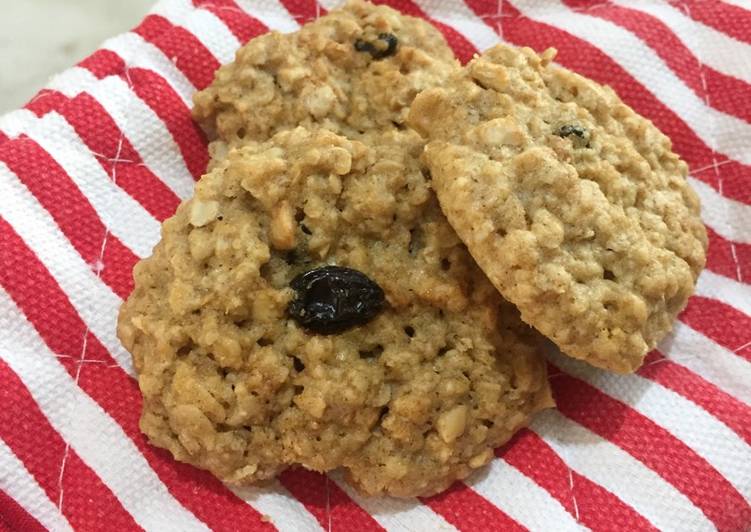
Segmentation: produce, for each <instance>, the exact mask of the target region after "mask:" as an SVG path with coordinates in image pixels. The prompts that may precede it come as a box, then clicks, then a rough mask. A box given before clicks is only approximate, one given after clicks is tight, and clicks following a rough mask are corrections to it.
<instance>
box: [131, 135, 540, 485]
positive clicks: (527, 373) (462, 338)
mask: <svg viewBox="0 0 751 532" xmlns="http://www.w3.org/2000/svg"><path fill="white" fill-rule="evenodd" d="M422 148H423V142H422V140H421V139H420V138H419V136H418V135H417V134H416V133H415V132H412V131H399V130H396V129H394V128H392V129H391V130H390V131H385V132H377V133H372V134H366V135H363V137H362V142H360V141H352V140H348V139H346V138H344V137H341V136H338V135H336V134H334V133H333V132H330V131H327V130H322V129H319V130H315V131H312V132H309V131H307V130H305V129H303V128H297V129H293V130H288V131H284V132H280V133H278V134H277V135H275V136H274V137H273V138H272V139H271V140H269V141H267V142H263V143H258V142H248V143H247V144H246V145H244V146H242V147H238V148H235V149H232V150H231V151H229V153H228V155H227V158H226V160H224V161H222V162H219V163H217V164H216V166H215V167H214V169H213V170H212V171H211V172H209V173H208V174H207V175H205V176H204V177H203V178H202V179H201V180H200V181H199V183H198V184H197V185H196V192H195V196H194V197H193V198H192V199H191V200H189V201H187V202H185V203H184V204H182V205H181V206H180V208H179V209H178V211H177V213H176V214H175V216H173V217H172V218H170V219H169V220H167V221H166V222H165V223H164V227H163V230H162V240H161V242H160V243H159V244H158V245H157V246H156V248H155V250H154V254H153V256H152V257H150V258H148V259H146V260H144V261H142V262H140V263H139V264H138V265H137V266H136V268H135V285H136V286H135V290H134V292H133V294H132V295H131V296H130V298H129V299H128V300H127V302H126V303H125V304H124V305H123V307H122V310H121V312H120V317H119V324H118V334H119V337H120V339H121V340H122V342H123V344H124V345H125V347H126V348H127V349H128V350H129V351H130V352H131V353H132V354H133V359H134V364H135V367H136V369H137V371H138V375H139V385H140V388H141V391H142V393H143V396H144V410H143V415H142V418H141V428H142V430H143V431H144V432H145V433H146V434H147V435H148V437H149V439H150V440H151V442H152V443H154V444H155V445H158V446H160V447H163V448H166V449H169V450H170V451H171V452H172V454H173V455H174V456H175V457H176V458H177V459H178V460H181V461H185V462H189V463H191V464H194V465H196V466H198V467H201V468H204V469H208V470H209V471H211V472H212V473H214V474H215V475H217V476H218V477H219V478H221V479H222V480H224V481H226V482H229V483H233V484H249V483H253V482H258V481H261V480H263V479H267V478H270V477H273V476H274V475H276V474H277V473H279V472H280V471H282V470H284V469H285V468H287V467H289V466H291V465H294V464H301V465H303V466H304V467H306V468H309V469H314V470H317V471H328V470H331V469H336V468H343V469H344V470H345V473H346V477H347V479H348V480H349V482H351V483H352V484H353V485H354V486H356V487H357V488H358V489H359V490H360V491H362V492H363V493H367V494H391V495H395V496H405V497H406V496H415V495H427V494H431V493H436V492H438V491H441V490H443V489H445V488H447V487H448V486H449V485H450V484H451V483H452V482H453V481H454V480H456V479H460V478H464V477H466V476H467V475H469V474H470V473H471V472H472V471H473V470H475V469H477V468H479V467H481V466H483V465H484V464H486V463H487V462H488V461H489V460H490V459H491V458H492V455H493V453H492V450H493V449H494V448H495V447H498V446H499V445H501V444H503V443H504V442H506V441H507V440H508V439H509V438H510V437H511V435H512V434H513V433H514V432H515V431H516V430H518V429H519V428H520V427H522V426H524V425H525V424H526V423H527V422H528V421H529V419H530V417H531V416H532V415H533V414H534V413H535V412H537V411H538V410H540V409H542V408H546V407H548V406H552V400H551V397H550V390H549V387H548V383H547V379H546V377H545V366H544V362H543V360H542V358H541V356H540V355H539V352H538V351H537V348H536V338H537V337H536V333H534V331H533V330H532V329H531V328H530V327H528V326H526V325H525V324H523V323H522V322H521V320H520V319H519V315H518V312H517V311H516V309H514V308H513V307H512V306H511V305H509V304H508V303H506V302H505V301H504V300H503V299H502V298H501V297H500V295H499V294H498V292H497V291H496V290H495V288H493V286H492V285H491V284H490V283H489V282H488V281H487V279H486V278H485V276H484V275H483V274H482V272H481V271H480V270H479V268H477V266H476V265H475V263H474V261H473V260H472V258H471V257H470V255H469V254H468V253H467V251H466V248H465V247H464V245H463V244H462V243H461V242H460V241H459V238H458V237H457V236H456V233H455V232H454V231H453V229H451V226H450V225H449V224H448V222H447V221H446V219H445V217H444V216H443V214H442V213H441V211H440V208H439V206H438V202H437V199H436V198H435V196H434V195H433V193H432V191H431V190H430V188H429V185H428V181H427V179H426V178H425V176H424V175H423V172H422V169H421V167H420V164H419V161H418V157H419V155H420V153H421V151H422Z"/></svg>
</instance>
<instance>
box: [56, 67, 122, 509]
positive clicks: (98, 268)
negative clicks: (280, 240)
mask: <svg viewBox="0 0 751 532" xmlns="http://www.w3.org/2000/svg"><path fill="white" fill-rule="evenodd" d="M123 70H124V74H125V78H126V79H127V81H128V86H129V87H131V88H132V87H133V83H132V82H131V79H130V75H129V74H128V67H127V65H126V66H125V67H124V69H123ZM126 111H127V109H126ZM125 116H128V114H127V112H126V114H125ZM124 140H125V134H124V133H122V132H121V133H120V139H119V140H118V143H117V152H116V153H115V157H114V158H112V159H109V161H110V162H111V163H112V170H111V171H110V178H111V179H112V182H113V184H115V185H117V164H118V162H120V161H121V159H120V154H121V153H122V148H123V141H124ZM89 152H90V153H92V155H94V156H95V157H102V158H106V157H103V156H102V154H98V153H95V152H93V151H91V150H89ZM109 234H110V229H109V227H108V226H106V225H105V229H104V235H103V236H102V244H101V247H100V249H99V257H98V258H97V261H96V263H95V264H93V265H91V266H92V267H93V268H94V271H95V273H96V277H97V279H99V280H101V278H102V271H103V270H104V251H105V249H106V247H107V239H108V237H109ZM88 338H89V327H88V326H86V329H85V330H84V333H83V346H82V348H81V356H80V359H79V361H78V364H77V366H76V377H75V379H74V382H75V385H76V386H78V382H79V380H80V379H81V372H82V371H83V366H84V363H85V362H86V350H87V348H88ZM69 452H70V442H69V441H66V442H65V449H64V450H63V458H62V460H61V464H60V475H59V477H58V489H59V491H60V494H59V497H58V504H57V506H58V510H60V512H61V513H62V511H63V500H64V496H63V477H64V474H65V465H66V463H67V460H68V454H69Z"/></svg>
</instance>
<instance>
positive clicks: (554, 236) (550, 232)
mask: <svg viewBox="0 0 751 532" xmlns="http://www.w3.org/2000/svg"><path fill="white" fill-rule="evenodd" d="M554 54H555V52H554V51H553V50H549V51H547V52H545V53H543V54H542V55H541V56H540V55H537V54H535V53H534V52H533V51H532V50H530V49H529V48H514V47H511V46H505V45H499V46H496V47H494V48H492V49H490V50H488V51H487V52H486V53H484V54H483V55H482V56H480V57H476V58H475V59H474V60H472V61H471V62H470V63H469V64H468V65H467V66H466V67H465V68H464V69H463V70H462V71H461V72H458V73H457V74H455V75H454V76H453V77H452V80H451V81H450V82H449V83H448V84H446V85H445V86H444V87H441V88H434V89H430V90H427V91H424V92H423V93H421V94H420V95H419V96H418V97H417V98H416V99H415V101H414V103H413V105H412V108H411V110H410V114H409V120H408V122H409V124H410V125H411V126H412V127H414V128H415V129H416V130H418V131H419V132H420V133H421V134H422V135H424V136H426V137H428V138H429V139H430V142H429V144H428V145H427V147H426V151H425V154H424V161H425V162H426V164H427V165H428V167H429V168H430V171H431V174H432V177H433V186H434V188H435V190H436V193H437V195H438V199H439V202H440V204H441V208H442V209H443V211H444V213H445V214H446V216H447V217H448V220H449V222H450V223H451V225H452V226H453V227H454V228H455V229H456V231H457V233H458V234H459V236H460V237H461V239H462V240H463V241H464V243H465V244H466V245H467V247H468V248H469V251H470V252H471V253H472V255H473V257H474V258H475V260H477V263H478V264H479V265H480V267H481V268H482V269H483V271H484V272H485V273H486V274H487V276H488V277H489V278H490V280H491V281H492V282H493V284H494V285H495V286H496V287H497V288H498V290H499V291H500V292H501V294H503V296H504V297H505V298H506V299H508V300H509V301H511V302H512V303H514V304H515V305H516V306H517V307H518V308H519V310H520V311H521V315H522V319H523V320H524V321H526V322H527V323H529V324H530V325H533V326H534V327H536V328H537V329H538V330H539V331H541V332H542V333H543V334H545V335H546V336H548V337H550V338H551V339H552V340H553V341H554V342H555V343H556V344H557V345H558V346H559V347H560V348H561V350H562V351H564V352H565V353H567V354H569V355H571V356H574V357H577V358H581V359H584V360H586V361H587V362H589V363H591V364H593V365H595V366H599V367H602V368H607V369H611V370H614V371H618V372H630V371H634V370H635V369H636V368H638V367H639V365H640V364H641V362H642V360H643V358H644V355H645V354H646V353H647V351H648V350H650V349H651V348H653V347H654V346H655V344H656V343H657V342H658V341H659V340H660V339H661V338H662V337H663V336H664V335H665V334H666V333H667V332H668V331H669V330H670V329H671V327H672V323H673V320H674V319H675V316H676V315H677V314H678V312H680V311H681V310H682V309H683V307H684V306H685V305H686V301H687V299H688V297H689V296H690V295H691V294H692V292H693V290H694V284H695V282H696V278H697V276H698V275H699V272H700V271H701V270H702V268H703V267H704V262H705V252H706V247H707V236H706V232H705V229H704V225H703V224H702V222H701V219H700V217H699V200H698V198H697V196H696V194H695V193H694V191H693V190H692V189H691V188H690V186H689V185H688V183H687V181H686V173H687V167H686V164H685V163H684V162H683V161H682V160H680V159H679V157H678V156H677V155H676V154H675V153H673V152H672V150H671V143H670V140H669V139H668V138H667V137H666V136H665V135H663V134H662V133H661V132H660V131H659V130H658V129H657V128H656V127H655V126H654V125H653V124H652V122H650V121H649V120H647V119H645V118H643V117H641V116H639V115H637V114H636V113H635V112H634V111H633V110H632V109H631V108H629V107H628V106H627V105H625V104H624V103H623V102H622V101H621V100H620V99H619V98H618V96H617V95H616V94H615V93H614V92H613V91H612V89H610V88H609V87H604V86H601V85H599V84H597V83H595V82H594V81H591V80H589V79H586V78H584V77H582V76H579V75H577V74H574V73H573V72H570V71H569V70H566V69H564V68H560V67H557V66H555V65H552V64H551V60H552V58H553V56H554Z"/></svg>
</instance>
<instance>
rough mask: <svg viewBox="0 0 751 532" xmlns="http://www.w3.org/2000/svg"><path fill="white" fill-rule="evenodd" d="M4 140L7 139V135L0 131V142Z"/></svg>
mask: <svg viewBox="0 0 751 532" xmlns="http://www.w3.org/2000/svg"><path fill="white" fill-rule="evenodd" d="M6 140H9V137H8V135H6V134H5V133H3V132H2V131H0V144H2V143H3V142H5V141H6Z"/></svg>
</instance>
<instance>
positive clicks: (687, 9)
mask: <svg viewBox="0 0 751 532" xmlns="http://www.w3.org/2000/svg"><path fill="white" fill-rule="evenodd" d="M681 7H682V9H683V11H684V12H685V13H686V16H687V17H688V18H689V19H690V20H692V21H693V25H694V28H696V29H697V31H696V35H697V36H698V35H699V34H700V33H699V31H698V27H699V23H698V22H697V21H696V20H694V19H693V18H692V17H691V8H690V7H689V5H688V3H687V2H686V1H685V0H684V1H683V2H681ZM697 44H699V46H697V47H696V49H695V52H694V56H695V57H696V63H697V67H698V69H699V79H700V80H701V87H702V90H703V92H704V94H703V95H702V96H703V98H704V103H706V104H707V108H711V104H710V98H709V89H708V88H707V76H706V74H705V72H704V63H703V61H702V60H701V57H700V56H699V54H700V53H701V43H697ZM710 120H711V116H710ZM710 123H711V124H712V125H711V129H710V132H711V135H712V144H711V145H710V146H709V148H710V149H711V150H712V164H711V165H709V166H708V168H713V169H714V173H715V176H716V177H717V188H718V190H719V192H720V194H721V195H723V196H724V191H723V190H722V184H723V183H722V175H721V174H720V170H719V166H720V164H722V163H723V162H724V161H723V162H719V161H718V160H717V151H716V150H715V146H716V145H717V139H716V135H717V131H716V129H717V127H716V124H714V123H713V122H710ZM695 173H696V172H695ZM729 243H730V255H731V256H732V257H733V262H734V263H735V276H736V278H737V279H738V281H740V282H741V283H742V282H743V275H742V274H741V263H740V261H739V260H738V251H737V250H736V248H735V242H733V241H732V240H729Z"/></svg>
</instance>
